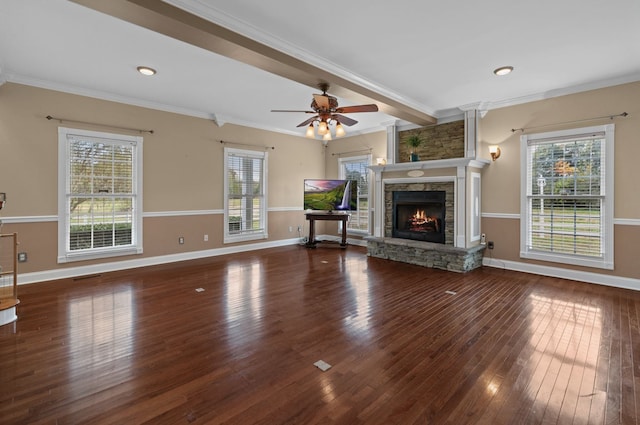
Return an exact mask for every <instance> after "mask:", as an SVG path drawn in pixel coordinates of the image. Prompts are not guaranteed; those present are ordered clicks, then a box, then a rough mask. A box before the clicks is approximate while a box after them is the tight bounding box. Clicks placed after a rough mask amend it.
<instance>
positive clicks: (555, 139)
mask: <svg viewBox="0 0 640 425" xmlns="http://www.w3.org/2000/svg"><path fill="white" fill-rule="evenodd" d="M522 142H523V153H524V158H523V162H524V164H523V170H524V171H525V175H524V176H523V181H524V187H523V189H524V190H523V192H524V194H525V199H524V200H523V208H522V209H523V211H522V212H523V215H522V217H523V220H522V223H523V226H524V227H523V231H522V234H523V241H522V242H523V247H522V252H521V255H522V256H523V257H527V258H536V259H544V260H547V261H557V262H567V263H572V264H580V265H588V266H595V267H603V268H610V267H613V255H612V251H613V242H612V241H613V224H612V223H613V221H612V215H613V203H612V194H613V175H612V172H613V167H612V159H613V125H609V126H600V127H589V128H582V129H576V130H571V131H561V132H552V133H543V134H531V135H524V136H522Z"/></svg>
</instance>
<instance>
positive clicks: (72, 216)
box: [58, 127, 142, 263]
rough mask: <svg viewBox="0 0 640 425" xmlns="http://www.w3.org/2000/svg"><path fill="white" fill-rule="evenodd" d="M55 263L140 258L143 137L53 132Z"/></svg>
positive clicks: (65, 130)
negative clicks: (56, 162)
mask: <svg viewBox="0 0 640 425" xmlns="http://www.w3.org/2000/svg"><path fill="white" fill-rule="evenodd" d="M58 160H59V177H58V187H59V188H58V214H59V217H58V262H59V263H65V262H68V261H78V260H87V259H94V258H104V257H112V256H117V255H130V254H136V253H142V137H135V136H127V135H120V134H110V133H101V132H95V131H86V130H76V129H71V128H64V127H60V128H59V129H58Z"/></svg>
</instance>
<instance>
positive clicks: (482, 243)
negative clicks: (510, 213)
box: [480, 233, 487, 245]
mask: <svg viewBox="0 0 640 425" xmlns="http://www.w3.org/2000/svg"><path fill="white" fill-rule="evenodd" d="M486 243H487V235H485V234H484V233H483V234H482V235H481V236H480V245H484V244H486Z"/></svg>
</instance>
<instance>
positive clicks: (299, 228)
mask: <svg viewBox="0 0 640 425" xmlns="http://www.w3.org/2000/svg"><path fill="white" fill-rule="evenodd" d="M300 232H302V226H300V225H298V233H300Z"/></svg>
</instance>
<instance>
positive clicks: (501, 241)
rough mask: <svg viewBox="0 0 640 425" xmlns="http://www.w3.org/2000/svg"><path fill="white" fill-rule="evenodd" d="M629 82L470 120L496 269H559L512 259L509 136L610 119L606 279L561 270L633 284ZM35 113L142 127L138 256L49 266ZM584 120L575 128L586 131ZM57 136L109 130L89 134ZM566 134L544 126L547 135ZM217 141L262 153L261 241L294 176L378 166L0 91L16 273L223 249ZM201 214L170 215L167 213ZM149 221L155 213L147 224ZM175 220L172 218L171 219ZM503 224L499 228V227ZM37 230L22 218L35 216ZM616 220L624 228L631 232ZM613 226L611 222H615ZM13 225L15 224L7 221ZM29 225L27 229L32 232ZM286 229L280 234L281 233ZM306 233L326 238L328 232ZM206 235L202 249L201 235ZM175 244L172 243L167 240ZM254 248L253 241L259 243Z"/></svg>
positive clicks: (50, 137) (103, 107)
mask: <svg viewBox="0 0 640 425" xmlns="http://www.w3.org/2000/svg"><path fill="white" fill-rule="evenodd" d="M637 99H640V83H633V84H625V85H621V86H617V87H611V88H606V89H600V90H594V91H590V92H585V93H579V94H574V95H569V96H563V97H558V98H553V99H548V100H543V101H538V102H531V103H528V104H523V105H517V106H512V107H506V108H501V109H496V110H492V111H489V112H488V113H487V115H486V116H485V117H484V118H483V119H482V120H481V122H480V134H481V146H480V155H481V156H483V157H485V158H489V154H488V145H490V144H499V145H500V147H501V149H502V156H501V157H500V159H498V161H496V162H494V163H492V164H491V165H490V166H488V167H486V168H485V169H483V170H482V198H483V200H482V211H483V214H484V215H485V216H484V217H483V219H482V232H484V233H486V234H487V238H488V240H492V241H494V242H495V249H494V250H493V251H492V252H487V255H489V254H490V255H491V256H493V257H494V258H497V259H503V260H508V261H518V262H523V263H533V264H542V265H548V266H552V267H561V265H560V264H556V263H553V264H551V263H547V264H544V263H541V262H531V261H525V260H522V259H520V258H519V219H518V214H519V212H520V183H519V182H520V148H519V136H520V133H513V132H511V129H512V128H520V127H531V126H538V125H545V126H546V125H548V124H551V123H560V122H566V121H574V120H583V119H585V118H590V117H597V116H606V115H610V114H618V113H620V112H623V111H626V112H628V113H629V114H630V115H629V116H628V117H626V118H618V119H616V120H615V121H614V122H615V124H616V133H615V137H616V140H615V185H616V191H615V218H616V219H618V222H617V223H616V226H615V238H616V239H615V270H613V271H602V270H599V269H586V268H583V269H580V268H577V267H566V268H567V269H577V270H584V271H588V272H595V273H603V274H610V275H614V276H620V277H630V278H636V279H640V268H639V267H637V265H636V264H635V262H636V261H637V260H636V259H635V258H634V257H635V253H636V252H638V249H639V248H640V246H639V244H638V242H637V241H638V240H640V226H638V225H633V224H636V223H637V222H638V221H639V220H640V185H639V184H638V183H637V181H638V177H639V171H638V167H637V165H636V164H635V162H636V161H637V158H640V143H638V134H640V102H638V101H637ZM47 115H52V116H56V117H62V118H68V119H73V120H78V121H88V122H95V123H101V124H108V125H115V126H121V127H131V128H144V129H153V130H154V134H153V135H144V212H145V214H148V216H147V217H145V219H144V242H145V243H144V254H143V255H142V256H130V257H121V258H118V259H116V260H114V259H109V260H103V261H95V262H87V261H82V262H75V263H69V264H65V265H58V264H57V263H56V256H57V223H56V222H55V221H54V220H55V217H56V216H57V128H58V126H59V125H60V124H59V123H57V122H55V121H49V120H47V119H45V117H46V116H47ZM604 122H609V120H604V121H602V120H601V121H599V122H585V123H580V124H577V125H579V126H587V125H595V124H600V123H604ZM63 125H64V126H67V127H77V128H86V129H89V130H99V131H111V130H109V129H107V128H105V127H101V126H91V125H73V124H69V123H67V124H63ZM573 126H575V125H558V126H549V127H544V128H543V129H541V130H540V131H550V130H556V129H561V128H568V127H573ZM220 140H225V141H228V142H236V143H244V144H251V145H258V146H267V147H274V148H275V149H268V152H269V189H268V190H269V208H270V212H269V218H268V220H269V239H268V241H279V240H287V239H292V238H297V237H298V232H297V226H302V227H303V236H305V235H306V234H307V232H308V224H307V222H306V221H305V220H304V212H303V211H302V198H303V180H304V179H305V178H318V177H328V178H336V177H337V176H338V158H339V157H340V156H341V155H346V156H349V155H360V154H366V153H367V152H368V151H369V150H371V153H372V156H373V158H376V157H380V156H382V157H384V156H386V132H385V131H380V132H376V133H370V134H364V135H358V136H352V137H346V138H342V139H336V140H333V141H331V142H329V144H328V146H327V147H324V146H323V145H322V143H321V142H320V141H314V140H309V139H306V138H304V137H294V136H287V135H282V134H277V133H271V132H267V131H261V130H255V129H250V128H246V127H241V126H235V125H231V124H227V125H224V126H222V127H217V126H216V125H215V124H214V123H213V122H211V121H210V120H206V119H200V118H194V117H189V116H184V115H179V114H174V113H169V112H162V111H157V110H152V109H147V108H141V107H136V106H130V105H124V104H120V103H116V102H109V101H103V100H97V99H93V98H89V97H83V96H77V95H72V94H65V93H60V92H56V91H52V90H45V89H40V88H35V87H29V86H24V85H19V84H13V83H7V84H4V85H2V86H0V155H1V157H2V158H1V159H2V161H1V164H2V165H0V191H3V192H6V193H7V196H8V202H7V204H6V206H5V208H4V209H3V210H2V216H3V217H6V218H11V220H8V222H6V223H5V224H4V226H3V229H2V230H3V232H5V233H9V232H13V231H17V232H18V233H19V238H20V250H21V251H26V252H27V253H28V254H29V261H28V262H27V263H24V264H21V265H20V273H30V272H46V271H49V270H56V269H62V268H66V267H77V266H84V265H91V264H98V263H102V262H113V261H119V260H131V259H139V258H149V257H154V256H162V255H171V254H183V253H189V252H197V251H203V250H209V249H216V248H223V247H228V245H223V244H222V235H221V229H222V215H221V214H220V212H221V210H222V208H223V195H222V152H223V145H222V144H221V143H220ZM181 211H186V212H203V213H202V214H198V215H191V214H187V215H181V214H179V212H181ZM154 213H156V214H154ZM176 214H177V215H176ZM500 215H506V216H509V217H510V218H500ZM43 216H45V217H46V219H45V221H39V220H37V219H36V220H31V219H30V218H33V217H36V218H38V217H43ZM622 219H629V220H631V225H629V224H628V223H629V222H627V221H624V220H622ZM621 220H622V222H621ZM16 221H17V222H16ZM32 221H33V222H32ZM290 226H291V227H292V229H293V231H292V232H289V230H288V229H289V227H290ZM318 233H328V234H336V235H337V234H338V233H337V226H334V223H327V224H326V226H325V225H324V224H323V225H322V226H321V227H320V229H319V231H318ZM205 234H207V235H208V236H209V241H208V242H204V240H203V235H205ZM179 236H184V237H185V244H184V245H179V244H178V243H177V238H178V237H179ZM259 242H264V241H259Z"/></svg>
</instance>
